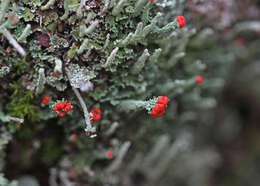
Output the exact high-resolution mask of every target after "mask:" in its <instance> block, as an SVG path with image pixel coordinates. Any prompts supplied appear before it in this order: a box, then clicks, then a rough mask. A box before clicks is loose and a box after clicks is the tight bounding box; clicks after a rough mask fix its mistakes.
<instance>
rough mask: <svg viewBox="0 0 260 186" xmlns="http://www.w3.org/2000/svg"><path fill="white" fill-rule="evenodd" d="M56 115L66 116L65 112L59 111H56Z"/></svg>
mask: <svg viewBox="0 0 260 186" xmlns="http://www.w3.org/2000/svg"><path fill="white" fill-rule="evenodd" d="M58 116H59V117H64V116H66V112H59V113H58Z"/></svg>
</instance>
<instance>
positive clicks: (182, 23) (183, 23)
mask: <svg viewBox="0 0 260 186" xmlns="http://www.w3.org/2000/svg"><path fill="white" fill-rule="evenodd" d="M176 20H177V22H178V23H179V27H180V28H182V27H183V26H184V25H185V23H186V20H185V17H184V16H177V18H176Z"/></svg>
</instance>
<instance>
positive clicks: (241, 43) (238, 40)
mask: <svg viewBox="0 0 260 186" xmlns="http://www.w3.org/2000/svg"><path fill="white" fill-rule="evenodd" d="M244 44H245V40H244V39H243V38H237V39H236V45H237V46H243V45H244Z"/></svg>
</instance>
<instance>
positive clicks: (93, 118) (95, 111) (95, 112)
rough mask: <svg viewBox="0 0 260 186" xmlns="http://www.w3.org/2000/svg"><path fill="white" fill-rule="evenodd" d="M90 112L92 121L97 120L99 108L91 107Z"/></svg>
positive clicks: (99, 112)
mask: <svg viewBox="0 0 260 186" xmlns="http://www.w3.org/2000/svg"><path fill="white" fill-rule="evenodd" d="M90 113H91V114H92V120H93V121H99V120H100V118H101V110H100V109H97V108H95V109H93V110H91V111H90Z"/></svg>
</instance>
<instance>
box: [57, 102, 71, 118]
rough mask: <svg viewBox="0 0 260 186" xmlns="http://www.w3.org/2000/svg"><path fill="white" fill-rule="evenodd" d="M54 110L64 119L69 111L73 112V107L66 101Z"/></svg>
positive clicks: (58, 104)
mask: <svg viewBox="0 0 260 186" xmlns="http://www.w3.org/2000/svg"><path fill="white" fill-rule="evenodd" d="M53 110H54V111H55V112H56V113H57V115H58V116H59V117H63V116H65V115H66V113H67V112H68V111H70V110H71V105H70V104H69V103H68V102H66V101H64V102H60V103H57V104H56V106H55V107H54V108H53Z"/></svg>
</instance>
